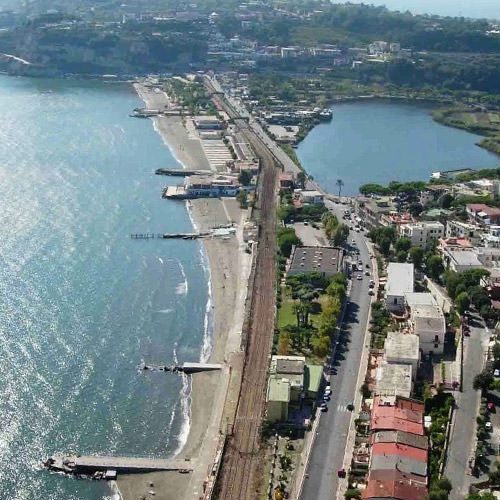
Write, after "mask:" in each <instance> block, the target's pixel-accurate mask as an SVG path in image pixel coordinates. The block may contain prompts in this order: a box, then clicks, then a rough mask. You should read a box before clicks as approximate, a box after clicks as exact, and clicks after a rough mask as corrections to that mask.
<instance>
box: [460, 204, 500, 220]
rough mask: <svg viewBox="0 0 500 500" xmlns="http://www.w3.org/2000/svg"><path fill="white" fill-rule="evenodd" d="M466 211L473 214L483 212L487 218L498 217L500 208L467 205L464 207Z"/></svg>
mask: <svg viewBox="0 0 500 500" xmlns="http://www.w3.org/2000/svg"><path fill="white" fill-rule="evenodd" d="M466 207H467V210H469V211H471V212H475V213H479V212H483V213H484V214H486V215H488V216H490V217H491V216H496V217H499V216H500V208H497V207H490V206H488V205H485V204H484V203H469V204H468V205H466Z"/></svg>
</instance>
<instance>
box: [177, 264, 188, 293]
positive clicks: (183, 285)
mask: <svg viewBox="0 0 500 500" xmlns="http://www.w3.org/2000/svg"><path fill="white" fill-rule="evenodd" d="M177 262H178V264H179V269H180V271H181V274H182V281H181V282H180V283H178V284H177V287H176V289H175V293H176V294H177V295H187V294H188V291H189V286H188V280H187V276H186V271H185V269H184V266H183V265H182V262H181V261H180V260H179V261H177Z"/></svg>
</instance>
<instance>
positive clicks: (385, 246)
mask: <svg viewBox="0 0 500 500" xmlns="http://www.w3.org/2000/svg"><path fill="white" fill-rule="evenodd" d="M378 246H379V249H380V251H381V252H382V255H384V256H386V257H387V256H388V255H389V254H390V252H391V240H390V239H389V238H382V239H381V240H380V242H379V243H378Z"/></svg>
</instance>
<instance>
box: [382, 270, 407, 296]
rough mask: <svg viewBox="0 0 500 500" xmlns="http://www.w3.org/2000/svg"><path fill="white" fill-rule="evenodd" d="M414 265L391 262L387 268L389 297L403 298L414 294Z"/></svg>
mask: <svg viewBox="0 0 500 500" xmlns="http://www.w3.org/2000/svg"><path fill="white" fill-rule="evenodd" d="M413 286H414V281H413V264H401V263H399V262H391V263H390V264H389V265H388V266H387V286H386V291H387V295H393V296H397V297H403V296H404V295H405V293H408V292H413Z"/></svg>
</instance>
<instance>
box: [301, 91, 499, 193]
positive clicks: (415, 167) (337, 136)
mask: <svg viewBox="0 0 500 500" xmlns="http://www.w3.org/2000/svg"><path fill="white" fill-rule="evenodd" d="M429 111H430V108H429V107H428V106H425V105H413V104H403V103H390V102H374V101H370V102H356V103H347V104H338V105H336V106H335V107H334V108H333V119H332V121H331V122H329V123H325V124H321V125H319V126H317V127H315V128H314V129H313V130H312V131H311V132H310V134H309V135H308V136H307V137H306V139H305V140H304V141H302V142H301V143H300V145H299V147H298V149H297V155H298V157H299V159H300V161H301V162H302V165H303V166H304V168H305V169H306V170H307V172H308V173H310V174H312V175H313V176H314V178H315V179H316V180H317V181H318V182H319V183H320V184H321V185H323V186H324V187H325V188H327V189H328V190H329V191H331V192H333V193H336V192H337V187H336V184H335V183H336V180H337V179H339V178H340V179H342V180H343V181H344V183H345V186H344V188H343V192H344V193H345V194H351V195H353V194H357V193H358V188H359V186H360V185H361V184H365V183H367V182H378V183H381V184H387V183H388V182H390V181H392V180H398V181H408V180H428V179H429V176H430V174H431V173H432V172H434V171H436V170H449V169H454V168H462V167H472V168H483V167H495V166H499V165H500V160H499V158H498V157H497V156H495V155H493V154H491V153H489V152H487V151H486V150H484V149H482V148H479V147H478V146H476V145H475V143H476V142H478V141H479V140H481V137H479V136H477V135H474V134H470V133H469V132H466V131H464V130H459V129H454V128H450V127H445V126H443V125H440V124H439V123H436V122H435V121H433V120H432V117H431V116H430V114H429Z"/></svg>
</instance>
